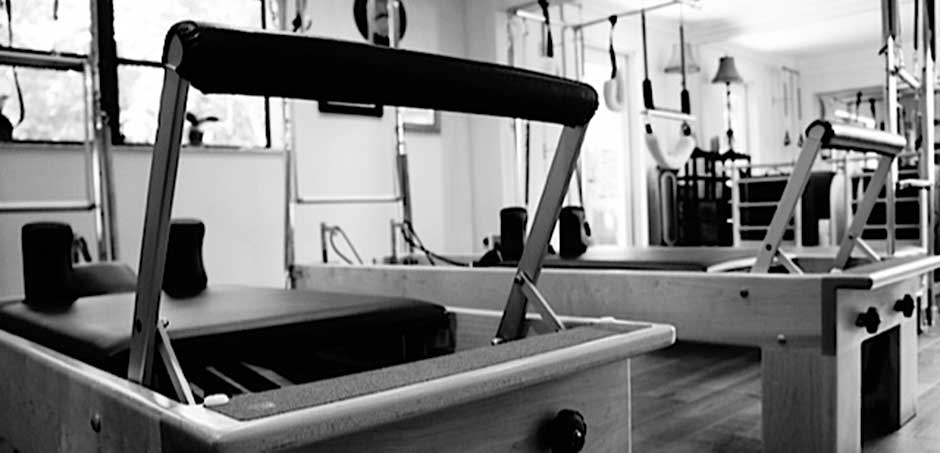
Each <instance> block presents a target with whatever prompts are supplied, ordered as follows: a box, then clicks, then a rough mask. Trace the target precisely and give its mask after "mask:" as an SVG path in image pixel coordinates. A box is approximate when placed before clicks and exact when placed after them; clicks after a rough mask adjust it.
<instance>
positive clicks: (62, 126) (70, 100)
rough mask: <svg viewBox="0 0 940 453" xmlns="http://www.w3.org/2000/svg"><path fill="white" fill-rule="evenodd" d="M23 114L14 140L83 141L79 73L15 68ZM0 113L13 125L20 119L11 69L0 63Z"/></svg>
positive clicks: (82, 91)
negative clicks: (21, 93) (23, 107)
mask: <svg viewBox="0 0 940 453" xmlns="http://www.w3.org/2000/svg"><path fill="white" fill-rule="evenodd" d="M16 71H17V73H18V74H19V80H20V87H21V88H22V92H23V103H24V104H25V111H26V115H25V117H24V119H23V124H20V125H19V126H16V127H15V128H14V129H13V139H14V140H40V141H84V140H85V92H84V84H83V77H82V74H81V73H78V72H74V71H54V70H49V69H32V68H17V70H16ZM0 96H6V101H5V102H3V103H2V107H0V112H2V113H3V115H4V116H6V117H7V119H9V120H10V122H12V123H13V124H14V125H16V122H17V121H18V120H19V118H20V106H19V102H18V101H17V96H16V87H15V85H14V83H13V69H12V68H11V67H9V66H0Z"/></svg>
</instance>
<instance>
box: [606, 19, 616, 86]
mask: <svg viewBox="0 0 940 453" xmlns="http://www.w3.org/2000/svg"><path fill="white" fill-rule="evenodd" d="M607 20H609V21H610V39H609V40H608V45H607V53H608V54H609V55H610V78H611V79H614V78H617V53H616V52H614V27H616V26H617V16H610V18H609V19H607Z"/></svg>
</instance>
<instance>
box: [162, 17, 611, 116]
mask: <svg viewBox="0 0 940 453" xmlns="http://www.w3.org/2000/svg"><path fill="white" fill-rule="evenodd" d="M163 55H164V56H163V63H164V65H165V66H166V67H168V68H170V69H172V70H175V71H176V72H177V73H178V74H179V75H180V76H181V77H182V78H184V79H186V80H188V81H189V82H190V83H191V84H192V85H193V86H194V87H196V88H198V89H199V90H200V91H202V92H203V93H221V94H242V95H256V96H261V95H265V96H276V97H285V98H295V99H308V100H319V101H339V102H349V103H360V104H383V105H397V106H402V107H416V108H428V109H436V110H445V111H454V112H464V113H477V114H483V115H494V116H505V117H516V118H526V119H531V120H536V121H545V122H551V123H559V124H565V125H572V126H576V125H583V124H586V123H587V122H588V121H589V120H590V119H591V117H592V116H593V115H594V112H595V110H597V92H596V91H594V89H593V88H591V87H590V86H589V85H586V84H584V83H580V82H576V81H573V80H568V79H563V78H559V77H554V76H550V75H546V74H542V73H537V72H533V71H527V70H523V69H517V68H511V67H508V66H501V65H496V64H490V63H483V62H475V61H469V60H462V59H457V58H451V57H446V56H441V55H432V54H427V53H420V52H412V51H406V50H397V49H390V48H386V47H378V46H373V45H368V44H359V43H353V42H348V41H337V40H331V39H323V38H314V37H310V36H302V35H296V34H287V33H277V32H270V31H261V30H257V31H248V30H238V29H234V28H228V27H225V26H220V25H214V24H205V23H198V22H191V21H186V22H180V23H177V24H176V25H174V26H173V27H172V28H171V29H170V31H169V32H168V33H167V37H166V44H165V47H164V54H163Z"/></svg>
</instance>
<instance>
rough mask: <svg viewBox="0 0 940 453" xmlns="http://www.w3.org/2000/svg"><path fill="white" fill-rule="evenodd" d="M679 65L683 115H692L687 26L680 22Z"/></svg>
mask: <svg viewBox="0 0 940 453" xmlns="http://www.w3.org/2000/svg"><path fill="white" fill-rule="evenodd" d="M679 64H680V66H681V69H682V93H681V94H680V96H681V102H682V113H685V114H686V115H691V114H692V99H691V98H690V97H689V90H688V89H686V87H685V25H684V24H683V23H682V22H679Z"/></svg>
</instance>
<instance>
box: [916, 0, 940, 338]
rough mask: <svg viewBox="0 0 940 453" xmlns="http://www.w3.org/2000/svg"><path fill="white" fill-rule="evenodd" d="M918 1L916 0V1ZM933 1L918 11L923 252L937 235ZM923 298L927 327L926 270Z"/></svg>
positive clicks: (930, 296)
mask: <svg viewBox="0 0 940 453" xmlns="http://www.w3.org/2000/svg"><path fill="white" fill-rule="evenodd" d="M917 1H920V0H917ZM930 4H933V0H925V1H924V8H923V9H922V10H921V11H922V14H921V17H922V18H923V33H924V38H925V39H924V42H923V47H924V49H923V52H924V67H923V75H922V77H921V86H922V89H923V91H924V92H923V96H921V102H923V103H924V105H923V122H924V123H923V139H922V140H921V163H922V165H921V169H922V171H923V172H924V173H925V174H922V175H921V178H923V179H924V180H926V181H927V183H928V185H927V190H926V194H925V196H924V197H923V199H922V200H923V201H922V202H923V203H924V204H925V205H926V208H927V209H925V210H922V211H921V212H922V216H923V217H922V218H921V228H922V229H925V230H927V231H926V235H925V237H924V246H925V248H926V249H927V250H926V252H927V255H933V254H934V248H935V244H936V240H937V238H936V237H935V234H936V227H937V176H936V172H937V168H936V164H935V163H934V143H935V141H936V134H935V132H934V120H935V118H936V110H935V104H934V99H935V98H934V97H935V95H936V86H935V85H934V82H935V80H936V77H937V74H936V55H934V54H933V52H934V45H933V44H934V42H932V41H931V40H936V39H937V37H936V36H934V30H932V29H931V24H935V17H930V16H929V13H933V14H935V15H936V13H937V12H936V6H934V7H933V8H927V7H926V6H927V5H930ZM925 280H926V282H925V283H926V284H925V291H924V292H925V294H924V296H925V300H926V303H925V304H924V305H925V306H926V313H925V314H924V324H926V325H928V326H932V325H934V306H935V304H936V303H935V295H934V273H933V272H930V273H928V274H927V275H926V276H925Z"/></svg>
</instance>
